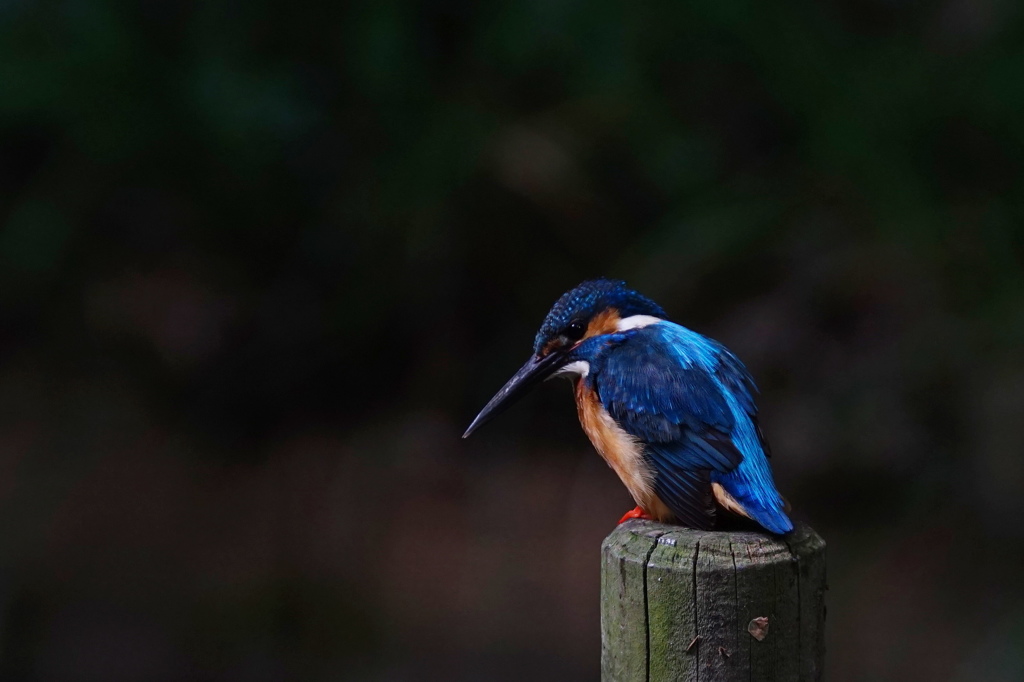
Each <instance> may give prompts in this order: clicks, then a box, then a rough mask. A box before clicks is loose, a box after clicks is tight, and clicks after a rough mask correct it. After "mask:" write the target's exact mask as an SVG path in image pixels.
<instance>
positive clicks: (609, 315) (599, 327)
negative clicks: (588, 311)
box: [583, 308, 622, 339]
mask: <svg viewBox="0 0 1024 682" xmlns="http://www.w3.org/2000/svg"><path fill="white" fill-rule="evenodd" d="M620 319H622V318H621V317H620V316H619V311H618V310H616V309H615V308H609V309H608V310H605V311H604V312H600V313H598V314H597V315H594V316H593V317H592V318H590V324H588V325H587V331H586V333H585V334H584V335H583V338H585V339H589V338H590V337H591V336H600V335H601V334H611V333H612V332H614V331H617V330H618V324H619V320H620Z"/></svg>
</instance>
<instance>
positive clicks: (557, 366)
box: [463, 279, 793, 534]
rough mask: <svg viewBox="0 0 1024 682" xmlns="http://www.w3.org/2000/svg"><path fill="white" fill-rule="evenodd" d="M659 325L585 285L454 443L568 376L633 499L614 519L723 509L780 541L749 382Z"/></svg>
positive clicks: (701, 346)
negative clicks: (535, 389)
mask: <svg viewBox="0 0 1024 682" xmlns="http://www.w3.org/2000/svg"><path fill="white" fill-rule="evenodd" d="M667 317H668V316H667V315H666V314H665V311H664V310H662V309H661V307H659V306H658V305H657V304H656V303H654V302H653V301H652V300H650V299H649V298H647V297H645V296H643V295H641V294H639V293H638V292H636V291H633V290H632V289H629V288H628V287H627V286H626V284H625V282H621V281H616V280H609V279H596V280H590V281H587V282H583V283H582V284H580V285H579V286H577V287H576V288H575V289H572V290H571V291H569V292H567V293H565V294H563V295H562V297H561V298H560V299H558V301H557V302H556V303H555V305H554V307H552V308H551V311H550V312H549V313H548V315H547V317H546V318H545V319H544V323H543V324H542V325H541V328H540V331H538V332H537V336H536V338H535V339H534V345H533V356H532V357H531V358H530V359H529V360H528V361H527V363H526V364H525V365H523V367H522V368H521V369H520V370H519V371H518V372H516V374H515V375H514V376H513V377H512V378H511V379H509V381H508V383H506V384H505V385H504V386H503V387H502V388H501V390H500V391H498V393H497V394H496V395H495V396H494V397H493V398H492V399H491V400H490V402H488V403H487V405H485V406H484V408H483V409H482V410H481V411H480V414H478V415H477V416H476V419H474V420H473V422H472V423H471V424H470V425H469V428H468V429H467V430H466V433H465V434H464V435H463V438H466V437H467V436H469V435H470V434H471V433H473V431H475V430H476V429H478V428H479V427H480V426H482V425H483V424H484V423H486V422H487V421H489V420H490V419H492V418H493V417H494V416H495V415H497V414H498V413H499V412H501V411H502V410H503V409H505V408H507V407H508V406H509V405H511V404H512V403H513V402H515V400H517V399H518V398H519V397H521V396H522V395H523V394H524V393H526V392H527V390H529V389H530V388H531V387H532V386H534V385H536V384H537V383H539V382H540V381H542V380H544V379H547V378H550V377H552V376H555V375H567V376H569V377H570V378H572V380H573V382H574V384H575V395H576V407H577V411H578V412H579V418H580V423H581V424H582V425H583V430H584V431H585V432H586V434H587V436H588V437H589V438H590V441H591V442H592V443H593V444H594V447H595V448H596V449H597V451H598V453H599V454H600V455H601V457H603V458H604V460H605V461H606V462H607V463H608V465H609V466H610V467H611V468H612V469H613V470H614V471H615V473H616V474H618V476H619V478H620V479H622V482H623V483H624V484H625V486H626V488H627V489H628V490H629V492H630V494H631V495H632V496H633V499H634V500H635V501H636V504H637V507H636V509H634V510H633V511H631V512H628V513H627V514H626V515H625V516H624V517H622V519H621V520H620V523H621V522H622V521H625V520H626V519H628V518H637V517H639V518H648V519H655V520H658V521H663V522H673V521H675V522H679V523H681V524H683V525H685V526H689V527H691V528H697V529H704V530H708V529H711V528H712V527H713V526H714V523H715V516H716V511H717V510H718V509H724V510H726V511H728V512H731V513H733V514H738V515H740V516H745V517H747V518H749V519H752V520H753V521H755V522H757V523H758V524H760V525H761V526H762V527H764V528H765V529H767V530H769V531H771V532H772V533H778V534H783V533H788V532H789V531H791V530H793V523H792V522H791V521H790V520H789V517H788V516H786V510H785V503H784V502H783V500H782V497H781V496H780V495H779V493H778V491H777V490H776V489H775V483H774V481H773V480H772V472H771V468H770V467H769V465H768V456H769V454H770V452H769V449H768V444H767V442H766V441H765V438H764V435H763V434H762V433H761V429H760V427H759V426H758V423H757V405H756V404H755V403H754V395H755V394H756V393H757V387H756V386H755V385H754V380H753V379H752V378H751V376H750V373H749V372H747V369H746V367H744V366H743V363H742V362H740V360H739V359H738V358H737V357H736V356H735V355H733V354H732V352H731V351H729V349H727V348H726V347H725V346H723V345H722V344H720V343H718V342H717V341H714V340H712V339H709V338H707V337H706V336H702V335H700V334H698V333H696V332H694V331H691V330H689V329H687V328H686V327H683V326H681V325H679V324H676V323H674V322H670V321H669V320H668V319H667Z"/></svg>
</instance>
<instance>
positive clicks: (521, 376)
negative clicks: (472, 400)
mask: <svg viewBox="0 0 1024 682" xmlns="http://www.w3.org/2000/svg"><path fill="white" fill-rule="evenodd" d="M567 355H568V354H567V353H564V352H561V351H552V352H550V353H548V354H547V355H545V356H544V357H540V356H539V355H535V356H533V357H532V358H530V359H529V360H527V361H526V364H525V365H523V366H522V367H520V368H519V371H518V372H516V373H515V375H514V376H513V377H512V378H511V379H509V380H508V383H506V384H505V385H504V386H502V387H501V390H500V391H498V392H497V393H495V394H494V397H493V398H491V400H490V402H488V403H487V404H486V405H484V409H482V410H480V414H478V415H477V416H476V419H474V420H473V423H472V424H470V425H469V428H468V429H466V432H465V433H464V434H462V437H463V438H468V437H469V434H471V433H473V432H474V431H476V430H477V429H479V428H480V427H481V426H483V425H484V424H486V423H487V422H489V421H491V420H492V419H494V418H495V417H497V416H498V415H499V414H501V413H502V412H504V411H505V409H506V408H507V407H509V406H510V405H511V404H512V403H514V402H515V401H517V400H519V398H521V397H523V395H525V394H526V392H527V391H529V390H530V389H531V388H532V387H533V386H535V385H537V384H539V383H540V382H541V381H543V380H544V379H547V378H548V377H549V376H551V375H552V374H554V373H555V372H557V371H558V370H560V369H561V368H562V367H563V366H564V365H565V363H566V362H567V361H568V357H567Z"/></svg>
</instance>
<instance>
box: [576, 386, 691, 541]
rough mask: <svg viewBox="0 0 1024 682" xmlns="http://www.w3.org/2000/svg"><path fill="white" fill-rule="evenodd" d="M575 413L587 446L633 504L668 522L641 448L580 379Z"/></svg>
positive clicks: (668, 518) (668, 515) (666, 513)
mask: <svg viewBox="0 0 1024 682" xmlns="http://www.w3.org/2000/svg"><path fill="white" fill-rule="evenodd" d="M576 410H577V412H578V413H579V416H580V424H582V426H583V431H584V432H585V433H586V434H587V437H588V438H589V439H590V442H591V443H593V444H594V448H595V449H596V450H597V452H598V454H599V455H601V457H603V458H604V461H605V462H607V463H608V466H610V467H611V468H612V470H613V471H615V473H616V474H617V475H618V477H619V478H620V479H621V480H622V482H623V484H625V486H626V489H627V490H629V494H630V495H632V496H633V499H634V500H635V501H636V503H637V504H638V505H639V506H640V507H642V508H643V509H644V510H645V511H646V512H647V513H648V514H650V515H651V516H653V517H654V518H656V519H658V520H659V521H668V520H671V519H672V512H670V511H669V510H668V508H667V507H666V506H665V505H664V504H663V503H662V501H661V500H660V499H658V496H657V495H655V493H654V472H653V471H651V467H650V466H649V465H648V464H647V462H646V460H644V457H643V449H642V447H643V446H642V445H641V444H640V443H639V442H638V441H637V440H636V439H635V438H633V437H632V436H630V435H629V434H628V433H626V432H625V431H624V430H623V429H622V427H621V426H619V425H618V424H616V423H615V420H614V419H612V417H611V415H610V414H608V411H607V410H606V409H604V407H603V406H602V405H601V402H600V401H599V400H598V399H597V393H595V392H594V391H592V390H590V389H588V388H587V387H586V382H585V381H583V380H582V379H579V380H577V381H576Z"/></svg>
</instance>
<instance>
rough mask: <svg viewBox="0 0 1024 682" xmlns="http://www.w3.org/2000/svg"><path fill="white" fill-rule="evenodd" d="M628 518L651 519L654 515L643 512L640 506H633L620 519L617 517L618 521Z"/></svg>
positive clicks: (623, 521)
mask: <svg viewBox="0 0 1024 682" xmlns="http://www.w3.org/2000/svg"><path fill="white" fill-rule="evenodd" d="M630 519H647V520H648V521H653V520H654V517H653V516H651V515H650V514H648V513H647V512H645V511H644V510H643V509H642V508H640V507H633V508H632V509H630V510H629V511H628V512H626V513H625V515H624V516H623V517H622V518H621V519H619V523H625V522H626V521H629V520H630Z"/></svg>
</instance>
